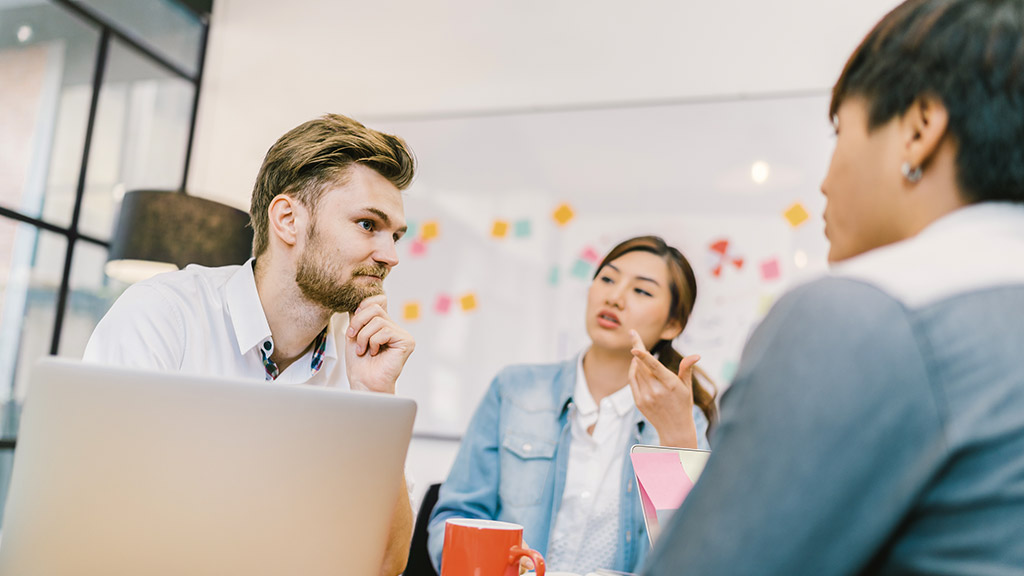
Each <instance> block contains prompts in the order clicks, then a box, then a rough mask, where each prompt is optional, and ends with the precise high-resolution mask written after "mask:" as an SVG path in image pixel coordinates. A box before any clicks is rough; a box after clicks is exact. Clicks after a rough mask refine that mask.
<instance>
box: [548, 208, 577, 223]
mask: <svg viewBox="0 0 1024 576" xmlns="http://www.w3.org/2000/svg"><path fill="white" fill-rule="evenodd" d="M575 215H576V214H575V213H574V212H573V211H572V207H570V206H569V205H568V204H562V205H561V206H559V207H558V208H556V209H555V213H554V214H552V215H551V216H553V217H554V219H555V222H558V225H559V226H565V225H566V224H568V223H569V221H570V220H572V217H573V216H575Z"/></svg>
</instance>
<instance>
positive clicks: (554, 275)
mask: <svg viewBox="0 0 1024 576" xmlns="http://www.w3.org/2000/svg"><path fill="white" fill-rule="evenodd" d="M548 284H550V285H552V286H557V285H558V266H552V267H551V271H550V272H548Z"/></svg>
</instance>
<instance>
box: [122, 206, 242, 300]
mask: <svg viewBox="0 0 1024 576" xmlns="http://www.w3.org/2000/svg"><path fill="white" fill-rule="evenodd" d="M248 224H249V214H247V213H246V212H243V211H241V210H238V209H237V208H232V207H231V206H226V205H224V204H220V203H217V202H214V201H212V200H207V199H205V198H198V197H196V196H189V195H188V194H184V193H182V192H170V191H157V190H136V191H133V192H129V193H127V194H125V195H124V200H123V201H122V202H121V215H120V217H119V218H118V221H117V229H116V231H115V233H114V238H113V239H112V240H111V244H110V254H109V256H108V257H107V258H108V260H107V266H106V273H107V275H108V276H110V277H111V278H116V279H118V280H121V281H123V282H137V281H139V280H143V279H145V278H148V277H150V276H153V275H154V274H158V273H160V272H164V271H170V270H176V269H179V268H184V267H185V266H186V265H188V264H202V265H203V266H224V265H227V264H242V263H244V262H245V261H246V260H248V259H249V256H250V254H251V253H252V229H251V228H249V227H248Z"/></svg>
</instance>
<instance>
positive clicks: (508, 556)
mask: <svg viewBox="0 0 1024 576" xmlns="http://www.w3.org/2000/svg"><path fill="white" fill-rule="evenodd" d="M524 557H528V558H529V559H530V560H531V561H533V566H534V570H535V571H536V572H537V576H544V557H543V556H541V554H540V552H537V551H536V550H531V549H529V548H526V547H525V546H524V545H523V527H522V526H520V525H519V524H512V523H510V522H498V521H495V520H476V519H469V518H452V519H449V520H448V521H447V522H445V525H444V548H443V550H442V552H441V576H519V566H520V561H521V560H522V559H523V558H524Z"/></svg>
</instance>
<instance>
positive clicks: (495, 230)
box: [491, 220, 508, 238]
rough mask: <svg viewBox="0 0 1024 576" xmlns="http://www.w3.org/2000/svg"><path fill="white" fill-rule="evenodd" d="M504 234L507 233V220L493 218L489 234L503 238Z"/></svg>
mask: <svg viewBox="0 0 1024 576" xmlns="http://www.w3.org/2000/svg"><path fill="white" fill-rule="evenodd" d="M506 234H508V222H507V221H505V220H495V221H494V226H492V227H491V236H494V237H495V238H504V237H505V235H506Z"/></svg>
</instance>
